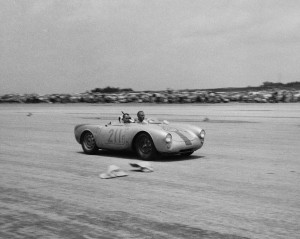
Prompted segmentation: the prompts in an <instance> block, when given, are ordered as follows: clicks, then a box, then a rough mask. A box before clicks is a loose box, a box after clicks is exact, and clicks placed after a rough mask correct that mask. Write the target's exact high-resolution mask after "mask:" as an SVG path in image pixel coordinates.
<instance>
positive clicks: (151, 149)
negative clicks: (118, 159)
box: [74, 119, 205, 160]
mask: <svg viewBox="0 0 300 239" xmlns="http://www.w3.org/2000/svg"><path fill="white" fill-rule="evenodd" d="M74 133H75V138H76V140H77V142H78V143H80V144H81V145H82V149H83V151H84V152H85V153H87V154H95V153H97V151H98V149H106V150H129V151H135V152H136V153H137V155H138V157H139V158H140V159H143V160H154V159H156V158H157V157H158V156H159V155H161V154H181V155H187V156H188V155H191V154H192V153H193V152H194V151H196V150H198V149H200V148H201V147H202V146H203V143H204V137H205V131H204V130H203V129H201V128H199V127H197V126H193V125H183V124H171V123H169V122H167V121H159V120H156V119H148V120H147V121H146V122H145V123H136V122H133V123H123V122H115V123H109V124H107V125H103V126H101V125H96V124H94V125H93V124H80V125H77V126H75V129H74Z"/></svg>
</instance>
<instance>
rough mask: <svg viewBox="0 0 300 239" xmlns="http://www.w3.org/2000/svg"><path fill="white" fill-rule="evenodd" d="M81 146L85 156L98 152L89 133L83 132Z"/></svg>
mask: <svg viewBox="0 0 300 239" xmlns="http://www.w3.org/2000/svg"><path fill="white" fill-rule="evenodd" d="M81 146H82V149H83V151H84V152H85V153H86V154H95V153H96V152H97V151H98V147H97V145H96V141H95V138H94V135H93V134H92V133H91V132H85V133H84V135H83V136H82V140H81Z"/></svg>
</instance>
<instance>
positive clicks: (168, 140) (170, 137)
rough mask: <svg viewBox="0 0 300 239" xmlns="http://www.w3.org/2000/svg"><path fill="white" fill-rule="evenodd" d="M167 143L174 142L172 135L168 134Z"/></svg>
mask: <svg viewBox="0 0 300 239" xmlns="http://www.w3.org/2000/svg"><path fill="white" fill-rule="evenodd" d="M165 140H166V143H168V144H169V143H171V142H172V135H171V134H167V136H166V139H165Z"/></svg>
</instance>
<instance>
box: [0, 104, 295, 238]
mask: <svg viewBox="0 0 300 239" xmlns="http://www.w3.org/2000/svg"><path fill="white" fill-rule="evenodd" d="M138 110H144V112H145V114H146V117H156V118H159V119H166V120H168V121H170V122H176V123H178V122H182V123H190V124H194V125H198V126H201V127H202V128H203V129H205V130H206V133H207V134H206V140H205V144H204V146H203V148H202V149H200V150H199V151H196V152H195V153H194V154H193V155H192V156H190V157H175V156H174V157H167V158H162V159H160V160H159V161H153V162H151V163H152V166H153V167H154V172H152V173H142V172H137V171H134V170H133V169H132V168H131V167H130V165H129V163H132V162H136V161H137V158H136V156H135V155H134V154H132V153H115V152H104V151H99V154H97V155H92V156H90V155H85V154H83V153H82V149H81V146H80V145H79V144H78V143H77V142H76V141H75V138H74V133H73V130H74V126H75V125H76V124H82V123H99V124H105V123H108V122H109V121H113V120H116V119H117V118H118V116H119V115H121V111H126V112H128V113H130V114H131V115H135V114H136V112H137V111H138ZM0 125H1V128H0V142H1V144H0V147H1V148H0V238H5V239H6V238H172V239H173V238H237V239H239V238H257V239H258V238H259V239H261V238H275V239H276V238H284V239H286V238H293V239H296V238H297V239H298V238H299V235H300V200H299V198H300V187H299V185H300V157H299V156H300V141H299V135H300V104H297V103H294V104H215V105H213V104H199V105H198V104H191V105H186V104H184V105H166V104H160V105H153V104H149V105H147V104H136V105H130V104H37V105H27V104H1V105H0ZM112 164H114V165H117V166H119V167H120V168H122V169H123V170H125V171H126V172H127V173H128V174H129V175H128V176H127V177H122V178H121V177H120V178H114V179H106V180H105V179H100V178H99V174H100V173H103V172H105V171H106V169H107V167H108V166H109V165H112Z"/></svg>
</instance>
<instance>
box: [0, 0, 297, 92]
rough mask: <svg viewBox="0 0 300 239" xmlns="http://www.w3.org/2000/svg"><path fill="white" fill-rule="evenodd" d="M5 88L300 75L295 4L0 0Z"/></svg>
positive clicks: (167, 85) (183, 85) (0, 76)
mask: <svg viewBox="0 0 300 239" xmlns="http://www.w3.org/2000/svg"><path fill="white" fill-rule="evenodd" d="M0 50H1V52H0V94H6V93H20V94H24V93H38V94H47V93H82V92H85V91H87V90H91V89H94V88H105V87H107V86H110V87H119V88H132V89H133V90H137V91H143V90H165V89H174V90H178V89H207V88H220V87H246V86H259V85H261V84H262V83H263V82H265V81H271V82H282V83H287V82H292V81H300V1H298V0H280V1H279V0H247V1H243V0H180V1H179V0H153V1H149V0H64V1H61V0H26V1H24V0H0Z"/></svg>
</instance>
